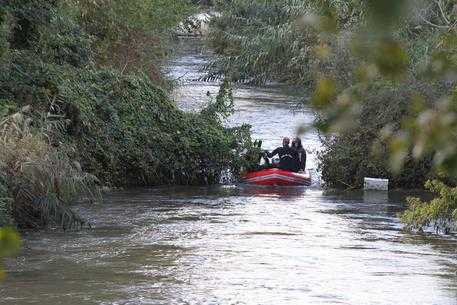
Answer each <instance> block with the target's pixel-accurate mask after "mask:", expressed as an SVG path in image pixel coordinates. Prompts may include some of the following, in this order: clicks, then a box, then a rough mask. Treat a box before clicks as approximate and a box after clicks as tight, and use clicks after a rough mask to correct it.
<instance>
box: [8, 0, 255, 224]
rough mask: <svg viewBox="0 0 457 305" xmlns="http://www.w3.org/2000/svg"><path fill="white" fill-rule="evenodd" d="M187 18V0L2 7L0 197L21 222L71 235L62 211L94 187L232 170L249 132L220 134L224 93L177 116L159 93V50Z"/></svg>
mask: <svg viewBox="0 0 457 305" xmlns="http://www.w3.org/2000/svg"><path fill="white" fill-rule="evenodd" d="M101 6H103V7H104V8H106V9H100V7H101ZM192 11H193V9H192V6H191V5H190V4H189V3H188V2H187V1H184V0H182V1H173V3H170V2H169V1H156V0H155V1H152V0H151V1H108V0H100V1H97V0H94V1H89V0H81V1H72V0H55V1H43V0H26V1H8V2H7V3H6V4H4V3H2V6H1V12H2V13H1V15H0V16H2V19H1V21H2V24H1V30H2V31H1V32H0V39H1V40H0V46H1V50H3V51H2V55H3V58H2V61H1V66H0V68H1V70H2V71H1V73H0V101H1V104H0V121H1V126H2V134H1V135H2V141H0V173H2V177H3V178H4V179H3V180H0V186H2V188H0V192H2V193H0V195H1V196H0V198H11V199H12V200H9V201H6V200H3V199H1V201H0V202H1V206H2V209H3V210H5V211H6V210H9V212H8V213H11V214H12V215H13V218H14V220H15V223H16V224H17V225H18V226H20V227H23V228H31V227H33V228H35V227H42V226H45V225H55V226H61V227H63V228H65V229H68V228H75V227H80V226H81V225H83V224H84V220H83V219H80V218H79V217H78V216H77V215H75V214H74V213H72V212H71V210H70V209H69V208H68V207H69V205H70V204H71V203H72V202H74V201H75V200H77V199H79V198H81V196H82V195H86V194H88V195H90V196H89V197H90V198H92V199H94V198H96V197H97V196H95V195H96V193H97V192H96V186H97V185H110V186H126V185H157V184H170V183H179V184H202V183H205V184H208V183H217V182H218V181H219V175H220V172H221V170H223V169H228V168H231V169H233V170H234V171H235V172H236V171H237V170H238V169H239V167H240V166H241V163H242V161H241V159H240V157H239V154H240V152H241V151H242V149H243V147H244V146H249V145H250V139H249V130H248V128H246V127H240V128H234V129H226V128H224V127H223V125H222V123H221V120H220V118H221V116H223V115H224V114H225V113H227V112H228V111H230V109H231V106H232V99H231V94H230V92H229V91H228V90H226V89H224V88H223V89H222V90H221V94H220V95H219V96H218V98H217V99H216V100H215V101H212V102H209V104H208V107H207V108H206V109H205V110H204V111H202V113H200V114H199V113H185V112H182V111H180V110H179V109H178V108H177V107H176V106H175V104H174V102H173V101H171V100H170V99H169V98H168V96H167V93H166V92H165V91H164V90H163V89H161V88H160V87H159V86H158V84H160V83H161V82H158V80H160V79H161V78H162V77H161V76H160V75H159V77H156V76H157V75H156V73H158V71H159V70H158V69H157V68H156V67H157V66H156V64H157V62H158V61H159V60H160V59H163V58H164V56H165V55H166V54H165V53H166V52H163V51H160V52H158V50H159V49H160V50H164V49H165V48H166V44H165V40H164V39H165V38H166V37H168V36H169V35H170V34H169V33H171V27H173V26H175V25H176V24H177V23H178V22H179V21H180V20H181V19H182V18H184V17H185V16H186V15H187V14H188V13H190V12H192ZM137 35H139V36H141V37H138V36H137ZM159 42H160V43H159ZM124 55H125V56H126V57H124ZM131 56H133V57H134V58H132V57H131ZM150 56H152V57H154V58H155V59H154V58H152V59H154V60H152V59H151V57H150ZM146 62H147V63H148V64H147V65H145V63H146ZM151 71H152V72H154V73H151ZM4 186H6V188H5V187H4ZM3 193H5V194H3ZM3 207H4V208H3ZM1 214H2V215H5V213H1ZM2 217H3V216H2ZM5 221H7V220H5Z"/></svg>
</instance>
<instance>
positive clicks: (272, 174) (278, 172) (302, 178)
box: [241, 168, 311, 186]
mask: <svg viewBox="0 0 457 305" xmlns="http://www.w3.org/2000/svg"><path fill="white" fill-rule="evenodd" d="M241 178H242V181H243V182H245V183H249V184H257V185H272V186H276V185H277V186H297V185H306V186H309V185H311V176H310V175H309V174H302V173H294V172H291V171H285V170H282V169H279V168H268V169H263V170H259V171H255V172H248V173H246V174H245V175H243V176H242V177H241Z"/></svg>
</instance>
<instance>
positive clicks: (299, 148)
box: [292, 137, 306, 171]
mask: <svg viewBox="0 0 457 305" xmlns="http://www.w3.org/2000/svg"><path fill="white" fill-rule="evenodd" d="M292 149H293V150H295V151H296V152H297V155H298V160H297V161H298V171H305V169H306V150H305V149H304V148H303V145H302V144H301V139H300V138H298V137H297V138H295V139H293V141H292Z"/></svg>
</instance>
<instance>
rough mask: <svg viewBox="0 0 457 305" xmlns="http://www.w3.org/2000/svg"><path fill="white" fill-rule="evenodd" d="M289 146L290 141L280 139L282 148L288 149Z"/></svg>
mask: <svg viewBox="0 0 457 305" xmlns="http://www.w3.org/2000/svg"><path fill="white" fill-rule="evenodd" d="M289 144H290V139H289V138H287V137H286V138H284V139H282V146H284V147H288V146H289Z"/></svg>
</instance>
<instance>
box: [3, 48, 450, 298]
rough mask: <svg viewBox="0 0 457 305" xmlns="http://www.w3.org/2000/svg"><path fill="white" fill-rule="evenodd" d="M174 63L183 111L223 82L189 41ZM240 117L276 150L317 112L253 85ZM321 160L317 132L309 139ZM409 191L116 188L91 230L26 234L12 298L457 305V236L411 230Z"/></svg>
mask: <svg viewBox="0 0 457 305" xmlns="http://www.w3.org/2000/svg"><path fill="white" fill-rule="evenodd" d="M182 44H184V45H185V46H186V47H185V48H181V51H180V52H178V56H177V58H176V59H175V60H173V61H171V63H170V65H169V67H168V68H167V69H168V70H167V71H168V73H169V75H170V76H172V77H174V78H176V79H179V80H180V81H181V85H180V87H179V89H178V90H177V92H176V99H177V101H178V103H179V105H180V106H181V107H182V108H184V109H187V110H189V111H193V110H195V109H198V108H199V107H202V105H203V104H202V100H206V99H207V97H206V93H207V92H208V91H209V92H210V93H212V94H215V92H217V86H216V84H212V83H203V82H200V81H197V80H196V79H197V78H198V76H199V75H200V73H199V72H198V70H199V69H200V68H201V67H202V66H203V65H204V64H205V62H206V61H207V60H208V56H210V55H208V54H207V53H204V52H203V53H202V52H201V50H200V47H201V45H200V43H198V42H189V41H187V42H183V43H182ZM235 96H236V113H235V114H234V115H233V117H232V118H230V120H229V121H228V122H227V124H235V123H238V124H239V123H243V122H246V123H249V124H252V125H253V132H254V136H255V137H256V138H261V139H264V140H265V142H264V143H265V148H273V147H274V146H276V145H279V144H280V140H281V137H282V136H285V135H293V134H294V132H295V130H296V128H297V126H299V125H300V124H302V123H305V124H306V123H310V122H311V121H312V119H313V116H312V112H311V111H309V110H306V109H305V110H304V111H301V112H300V113H295V114H293V113H292V111H291V109H292V108H293V107H294V105H295V102H296V100H295V98H294V97H293V95H291V94H290V92H289V93H288V92H287V91H285V90H284V88H281V87H280V86H269V87H267V88H253V87H242V88H240V89H238V90H237V91H236V92H235ZM303 138H304V143H305V146H306V147H307V148H308V149H309V150H310V151H311V155H312V156H311V158H310V161H309V164H308V167H309V168H315V167H316V160H315V150H318V149H319V148H320V145H319V141H318V138H317V135H316V134H313V133H310V134H307V135H305V136H304V137H303ZM404 196H405V194H403V193H399V192H391V193H389V194H376V193H374V194H373V193H365V194H364V193H363V192H355V193H343V192H334V193H331V192H324V191H322V190H321V189H320V188H319V187H318V186H317V185H316V186H315V187H312V188H308V189H304V188H272V189H266V188H259V187H250V186H215V187H157V188H151V189H130V190H125V191H116V192H112V193H109V194H107V195H106V196H105V198H104V199H105V200H104V201H105V202H104V203H103V204H97V205H88V204H87V205H86V204H84V205H81V206H78V207H77V211H78V212H79V213H81V214H82V215H83V216H84V217H86V218H88V219H89V220H90V222H91V223H92V225H93V229H92V230H85V231H82V232H70V233H61V232H37V233H29V234H27V235H26V236H25V237H24V239H25V248H24V251H23V252H22V253H21V255H20V256H19V257H18V258H17V259H15V260H12V261H9V262H8V264H7V269H8V273H9V274H8V278H7V281H5V282H3V283H1V284H0V304H11V305H16V304H49V305H51V304H64V305H74V304H75V305H76V304H119V305H121V304H122V305H124V304H125V305H127V304H129V305H130V304H132V305H133V304H164V305H165V304H247V305H250V304H271V305H282V304H437V305H451V304H457V239H456V238H455V237H452V236H450V237H433V236H432V237H422V236H417V235H411V234H407V233H404V232H402V230H401V229H402V227H401V224H400V223H399V221H398V218H397V217H396V214H397V213H398V212H399V211H401V210H402V209H403V205H402V203H403V202H404Z"/></svg>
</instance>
